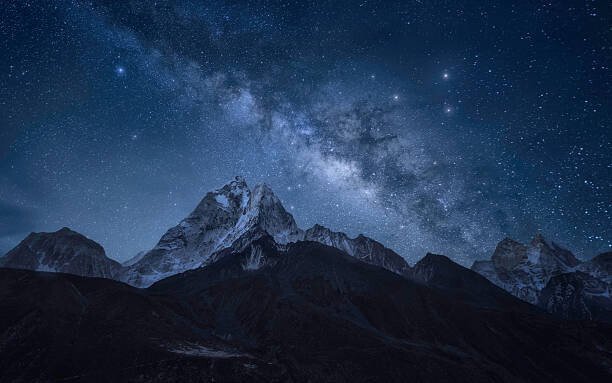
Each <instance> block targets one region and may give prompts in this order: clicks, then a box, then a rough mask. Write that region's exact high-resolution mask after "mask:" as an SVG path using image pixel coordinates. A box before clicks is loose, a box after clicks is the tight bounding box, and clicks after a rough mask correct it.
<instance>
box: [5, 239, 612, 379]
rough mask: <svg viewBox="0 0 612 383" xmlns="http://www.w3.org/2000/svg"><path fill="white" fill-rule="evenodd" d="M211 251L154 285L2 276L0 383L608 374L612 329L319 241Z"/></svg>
mask: <svg viewBox="0 0 612 383" xmlns="http://www.w3.org/2000/svg"><path fill="white" fill-rule="evenodd" d="M217 255H218V256H217V257H216V261H215V262H213V263H210V264H208V265H207V266H205V267H202V268H198V269H194V270H190V271H187V272H185V273H181V274H178V275H175V276H172V277H170V278H167V279H164V280H162V281H159V282H157V283H156V284H154V285H153V286H151V287H150V288H149V289H147V290H139V289H135V288H132V287H130V286H127V285H124V284H121V283H118V282H115V281H110V280H103V279H88V278H81V277H76V276H70V275H65V274H47V273H35V272H30V271H17V270H7V269H2V270H0V374H1V375H0V380H3V381H35V380H55V379H69V378H73V379H76V378H75V377H78V378H80V379H81V380H87V381H96V380H97V381H147V382H161V381H164V382H165V381H211V380H215V381H249V382H251V381H294V382H306V381H313V382H314V381H316V382H337V381H351V382H365V381H385V382H394V381H396V382H405V381H416V382H432V381H433V382H491V381H496V382H517V381H533V382H536V381H538V382H539V381H555V382H593V381H602V382H603V381H607V380H609V379H610V378H612V375H611V374H610V366H611V365H612V356H610V354H609V353H607V352H605V350H609V349H611V347H612V328H611V327H610V326H608V325H605V324H602V323H597V322H586V323H580V324H574V323H571V322H562V321H558V320H556V319H553V318H552V317H550V316H548V315H547V314H540V313H537V312H529V310H522V309H521V308H520V305H517V306H516V307H518V309H517V310H513V309H510V310H503V311H502V310H498V309H497V308H496V307H493V306H491V305H488V307H487V308H482V307H480V306H479V305H474V304H472V303H466V302H465V301H464V300H463V299H456V298H455V297H454V296H452V295H450V296H449V294H448V293H447V292H446V291H445V290H444V289H443V288H436V289H432V288H429V287H427V286H424V285H421V284H417V283H414V282H411V281H410V280H408V279H406V278H404V277H402V276H400V275H398V274H396V273H392V272H390V271H387V270H385V269H383V268H380V267H377V266H372V265H368V264H366V263H364V262H361V261H359V260H358V259H356V258H354V257H351V256H349V255H347V254H346V253H344V252H342V251H340V250H338V249H335V248H333V247H329V246H325V245H322V244H320V243H316V242H298V243H290V244H278V243H277V242H275V241H274V239H273V238H272V237H271V236H268V235H262V236H261V237H260V238H259V239H257V240H255V241H252V242H251V243H250V244H248V245H247V246H246V247H245V248H244V249H242V250H240V251H234V250H232V249H229V248H228V249H225V250H223V251H221V252H220V253H218V254H217ZM440 260H441V261H440ZM438 263H442V264H443V265H444V266H442V267H439V266H436V265H437V264H438ZM428 265H434V266H433V269H435V270H440V269H441V270H449V269H451V270H452V269H453V268H455V266H453V265H452V263H451V262H449V261H448V260H446V259H443V258H440V257H437V258H436V259H432V257H426V259H425V261H424V262H423V264H422V265H421V266H422V268H420V270H427V269H428V268H429V266H428ZM459 270H460V272H461V273H462V274H465V275H468V277H466V278H467V279H471V278H473V277H474V275H470V274H469V272H468V273H467V274H466V273H465V272H464V271H466V270H463V269H459ZM425 274H427V275H429V273H425ZM433 275H439V273H438V272H437V271H434V273H433ZM476 277H477V276H476ZM451 279H452V278H451ZM459 279H460V280H463V278H459ZM439 280H442V281H444V280H447V278H446V277H444V278H441V279H440V278H438V277H436V276H434V277H432V278H429V281H430V282H432V283H433V282H434V281H439ZM445 284H446V283H443V285H445ZM484 285H485V286H488V285H486V283H484ZM487 291H491V289H490V286H489V287H487V288H486V289H485V292H483V293H482V294H486V292H487ZM495 294H505V293H504V292H503V291H500V290H497V291H496V292H495ZM506 299H508V300H509V301H515V300H514V299H513V298H512V297H507V298H506ZM468 301H469V300H468ZM487 301H488V300H487ZM491 301H492V302H498V303H499V301H496V300H495V299H493V300H491Z"/></svg>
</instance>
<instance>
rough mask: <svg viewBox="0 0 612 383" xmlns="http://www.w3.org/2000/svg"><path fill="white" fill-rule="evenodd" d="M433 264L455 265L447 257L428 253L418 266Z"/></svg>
mask: <svg viewBox="0 0 612 383" xmlns="http://www.w3.org/2000/svg"><path fill="white" fill-rule="evenodd" d="M433 262H436V263H440V262H444V263H454V262H453V261H452V260H451V259H450V258H449V257H447V256H446V255H442V254H434V253H427V254H426V255H425V256H424V257H423V258H422V259H421V260H420V261H419V262H417V264H427V263H433Z"/></svg>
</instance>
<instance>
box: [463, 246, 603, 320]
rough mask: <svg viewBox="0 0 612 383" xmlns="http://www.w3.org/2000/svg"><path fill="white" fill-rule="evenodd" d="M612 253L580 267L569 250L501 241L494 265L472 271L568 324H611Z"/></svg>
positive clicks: (480, 264)
mask: <svg viewBox="0 0 612 383" xmlns="http://www.w3.org/2000/svg"><path fill="white" fill-rule="evenodd" d="M611 269H612V253H605V254H601V255H599V256H597V257H595V258H593V259H592V260H590V261H587V262H581V261H579V260H578V259H577V258H576V257H575V256H574V255H573V254H572V253H571V252H570V251H569V250H567V249H564V248H562V247H560V246H558V245H557V244H555V243H549V242H547V241H546V240H545V239H544V237H543V236H542V235H537V236H536V237H535V238H534V239H533V240H532V241H531V242H530V243H529V244H528V245H524V244H521V243H519V242H516V241H514V240H512V239H509V238H506V239H504V240H502V241H501V242H500V243H499V244H498V245H497V247H496V249H495V252H494V253H493V256H492V257H491V260H489V261H476V262H474V264H473V265H472V270H474V271H476V272H478V273H480V274H481V275H483V276H484V277H486V278H487V279H489V280H490V281H491V282H493V283H495V284H496V285H498V286H499V287H501V288H503V289H504V290H506V291H508V292H510V293H511V294H512V295H514V296H516V297H518V298H520V299H522V300H524V301H527V302H529V303H532V304H534V305H538V306H540V307H542V308H544V309H545V310H547V311H549V312H550V313H553V314H555V315H557V316H560V317H563V318H567V319H600V320H607V321H612V316H611V315H610V312H611V311H610V307H611V306H612V300H611V298H610V291H611V290H612V278H611V277H610V272H611Z"/></svg>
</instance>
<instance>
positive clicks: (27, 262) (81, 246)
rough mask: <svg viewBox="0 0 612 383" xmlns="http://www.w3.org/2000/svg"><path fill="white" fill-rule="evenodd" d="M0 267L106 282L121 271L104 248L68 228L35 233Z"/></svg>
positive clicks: (5, 259)
mask: <svg viewBox="0 0 612 383" xmlns="http://www.w3.org/2000/svg"><path fill="white" fill-rule="evenodd" d="M0 266H2V267H8V268H14V269H29V270H36V271H51V272H57V273H70V274H76V275H81V276H86V277H103V278H114V277H116V276H117V274H118V272H119V270H120V269H121V265H120V264H119V263H118V262H116V261H114V260H112V259H110V258H108V257H107V256H106V254H105V253H104V249H103V248H102V246H100V245H99V244H98V243H96V242H94V241H92V240H91V239H89V238H87V237H85V236H83V235H81V234H79V233H77V232H75V231H72V230H70V229H69V228H67V227H64V228H62V229H60V230H58V231H56V232H53V233H31V234H30V235H28V236H27V237H26V238H25V239H24V240H23V241H21V243H20V244H19V245H17V247H15V248H14V249H13V250H11V251H9V252H8V253H7V254H6V256H5V257H3V258H0Z"/></svg>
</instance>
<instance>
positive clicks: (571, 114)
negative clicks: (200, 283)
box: [0, 1, 612, 264]
mask: <svg viewBox="0 0 612 383" xmlns="http://www.w3.org/2000/svg"><path fill="white" fill-rule="evenodd" d="M512 3H513V2H511V1H486V2H485V1H483V2H459V1H456V2H455V1H398V2H390V1H385V2H370V1H362V2H353V1H350V2H342V1H329V2H325V1H316V2H307V1H299V2H295V3H293V2H264V1H262V2H249V3H240V4H238V3H229V2H223V1H212V2H211V1H207V2H196V1H171V2H163V1H158V2H150V1H147V2H135V1H125V2H117V1H93V2H81V1H47V2H45V1H36V2H32V3H27V2H11V3H10V4H5V5H4V6H3V7H2V9H1V10H0V50H1V51H2V58H1V59H0V68H1V69H0V71H1V72H0V74H1V77H0V92H1V94H0V96H1V97H0V100H1V101H0V127H1V130H0V252H4V251H7V250H8V249H10V248H11V247H12V246H14V245H15V244H16V243H17V242H18V241H19V240H21V239H22V238H23V237H24V236H25V235H26V234H27V233H28V232H30V231H50V230H56V229H58V228H60V227H62V226H70V227H71V228H73V229H75V230H77V231H80V232H82V233H84V234H86V235H88V236H89V237H91V238H92V239H95V240H97V241H99V242H100V243H101V244H102V245H103V246H104V247H105V248H106V250H107V253H108V255H109V256H111V257H113V258H116V259H118V260H125V259H127V258H129V257H131V256H133V255H134V254H135V253H136V252H138V251H140V250H146V249H149V248H151V247H152V246H153V245H154V244H155V242H156V240H157V239H158V238H159V236H160V235H161V234H162V233H163V232H164V231H165V230H166V229H167V228H168V227H170V226H173V225H174V224H175V223H176V222H177V221H179V220H180V219H181V218H183V217H184V216H186V215H187V214H188V213H189V212H190V210H191V209H192V208H193V207H194V206H195V205H196V204H197V202H198V201H199V199H200V198H201V197H202V196H203V194H204V193H205V192H206V191H207V190H210V189H213V188H216V187H219V186H220V185H222V184H223V183H225V182H226V181H228V180H229V179H231V178H232V177H233V176H234V175H243V176H245V177H246V179H247V181H248V182H249V183H250V184H251V185H253V184H255V183H259V182H266V183H268V184H270V185H271V186H272V188H273V189H274V190H275V191H276V192H277V194H278V195H279V196H280V197H281V199H282V200H283V201H284V202H285V205H286V207H287V208H288V209H290V211H291V212H292V213H293V214H294V216H295V218H296V219H297V221H298V223H299V224H300V225H301V226H302V227H308V226H310V225H312V224H314V223H315V222H318V223H321V224H323V225H326V226H328V227H330V228H332V229H335V230H342V231H346V232H347V233H349V234H351V235H356V234H358V233H364V234H366V235H368V236H371V237H373V238H376V239H378V240H380V241H382V242H383V243H385V244H386V245H388V246H389V247H392V248H394V249H395V250H397V251H398V252H400V253H401V254H402V255H404V256H405V257H406V258H407V259H408V260H409V261H410V262H414V261H415V260H417V259H419V258H420V257H421V256H422V255H423V254H424V252H425V251H433V252H439V253H444V254H447V255H449V256H451V257H452V258H454V259H455V260H457V261H459V262H461V263H463V264H470V263H471V261H472V260H474V259H477V258H482V257H485V256H488V255H489V254H490V253H491V252H492V250H493V248H494V246H495V244H496V243H497V241H499V240H500V239H501V238H503V237H504V236H511V237H514V238H516V239H519V240H528V239H529V238H530V237H532V236H533V234H535V233H536V232H538V231H541V232H543V233H544V234H545V236H547V237H549V238H551V239H552V240H555V241H558V242H560V243H561V244H564V245H566V246H567V247H569V248H570V249H571V250H573V251H574V252H576V253H577V255H578V256H580V257H583V258H588V257H591V256H593V255H595V254H596V253H597V252H601V251H604V250H607V249H610V247H611V246H612V219H611V216H612V212H611V209H612V207H611V202H612V150H610V148H611V147H612V145H611V140H612V138H611V137H612V132H611V130H612V128H611V122H612V118H611V117H612V113H611V109H610V106H611V105H610V100H611V99H612V97H611V94H610V93H611V87H610V78H611V76H610V57H612V43H611V41H610V39H611V35H610V29H609V28H610V25H611V17H610V15H612V12H611V9H610V5H609V4H608V2H605V1H575V2H572V1H563V2H554V4H549V2H540V1H529V2H527V1H520V2H519V1H517V2H514V3H515V4H512Z"/></svg>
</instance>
